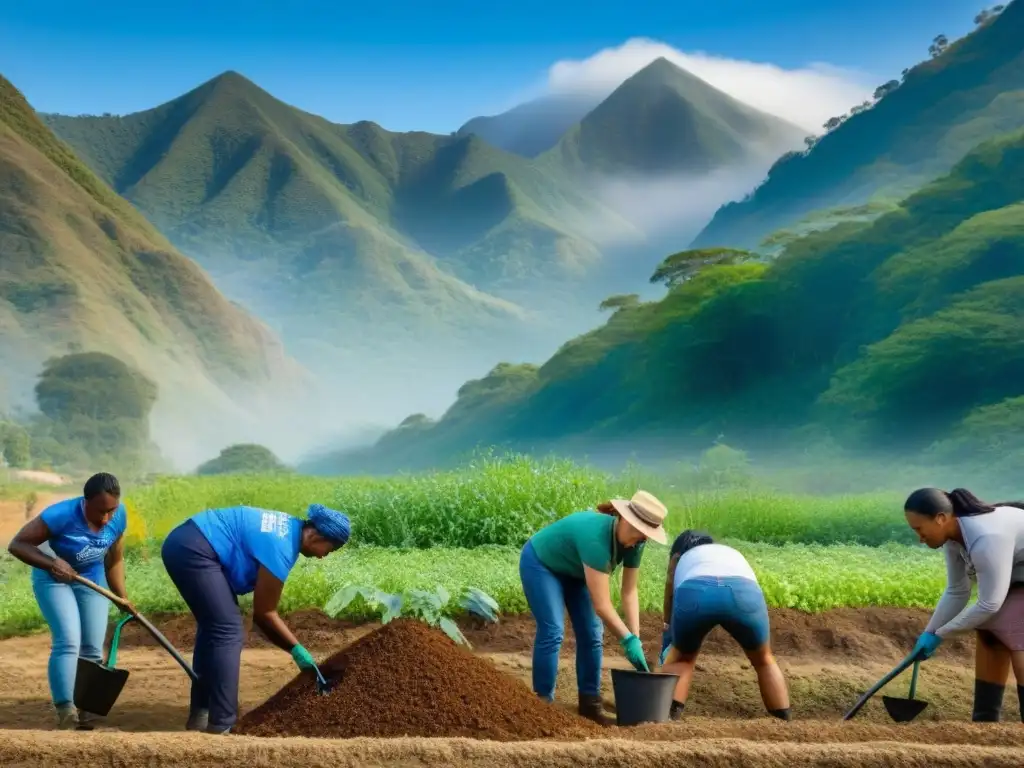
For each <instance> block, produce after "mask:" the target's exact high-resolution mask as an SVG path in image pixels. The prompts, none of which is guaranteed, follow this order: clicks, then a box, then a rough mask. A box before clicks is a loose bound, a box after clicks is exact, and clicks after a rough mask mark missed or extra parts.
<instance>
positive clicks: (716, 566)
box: [672, 544, 757, 588]
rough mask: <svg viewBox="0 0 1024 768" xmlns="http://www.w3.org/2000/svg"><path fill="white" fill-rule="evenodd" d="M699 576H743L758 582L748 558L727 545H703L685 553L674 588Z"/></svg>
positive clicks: (676, 574)
mask: <svg viewBox="0 0 1024 768" xmlns="http://www.w3.org/2000/svg"><path fill="white" fill-rule="evenodd" d="M699 576H727V577H728V576H741V577H743V578H745V579H750V580H752V581H755V582H756V581H757V576H756V575H755V574H754V569H753V568H751V567H750V563H748V562H747V558H745V557H744V556H743V555H742V554H741V553H739V552H737V551H736V550H735V549H733V548H732V547H727V546H725V544H701V545H700V546H699V547H694V548H693V549H691V550H688V551H687V552H685V553H683V556H682V557H680V558H679V562H678V563H676V571H675V575H674V579H673V582H672V586H673V588H675V587H678V586H679V585H680V584H682V583H683V582H684V581H686V580H687V579H694V578H697V577H699Z"/></svg>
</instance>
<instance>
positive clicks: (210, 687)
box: [160, 520, 245, 728]
mask: <svg viewBox="0 0 1024 768" xmlns="http://www.w3.org/2000/svg"><path fill="white" fill-rule="evenodd" d="M160 554H161V557H162V558H163V561H164V568H166V569H167V574H168V575H169V576H170V577H171V581H173V582H174V586H175V587H177V589H178V592H179V593H180V594H181V597H182V599H184V601H185V603H186V604H187V605H188V607H189V610H190V611H192V615H193V616H195V619H196V643H195V649H194V650H193V652H192V669H193V670H195V673H196V675H197V676H198V677H199V682H197V683H193V684H192V696H191V703H190V706H189V709H190V712H192V713H195V712H198V711H200V710H206V711H208V712H209V714H210V718H209V725H210V727H213V728H228V727H231V726H233V725H234V724H235V721H236V720H237V719H238V675H239V668H240V667H241V665H242V646H243V645H245V629H244V627H243V625H242V613H241V611H239V609H238V598H237V597H236V596H235V593H234V591H233V590H232V589H231V586H230V585H229V584H228V579H227V576H225V575H224V569H223V567H222V566H221V564H220V560H218V559H217V553H216V552H214V551H213V547H211V546H210V542H209V541H207V540H206V537H205V536H204V535H203V532H202V531H200V530H199V526H197V525H196V524H195V523H194V522H193V521H191V520H186V521H185V522H184V523H182V524H181V525H179V526H178V527H177V528H175V529H174V530H173V531H171V532H170V534H168V536H167V538H166V539H164V544H163V548H162V549H161V553H160Z"/></svg>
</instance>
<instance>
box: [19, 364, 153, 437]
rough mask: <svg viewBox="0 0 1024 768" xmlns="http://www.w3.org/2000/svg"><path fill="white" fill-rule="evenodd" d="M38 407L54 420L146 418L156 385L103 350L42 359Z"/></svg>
mask: <svg viewBox="0 0 1024 768" xmlns="http://www.w3.org/2000/svg"><path fill="white" fill-rule="evenodd" d="M35 394H36V403H37V404H38V405H39V410H40V411H42V412H43V413H44V414H46V415H47V416H48V417H50V418H51V419H53V420H54V421H60V422H65V423H66V422H70V421H71V420H72V419H74V418H75V417H76V416H84V417H87V418H90V419H94V420H99V421H102V420H113V419H133V420H143V419H148V418H149V413H150V411H151V410H152V408H153V405H154V404H155V403H156V396H157V387H156V384H154V383H153V382H152V381H150V380H149V379H148V378H146V377H145V376H144V375H143V374H142V373H140V372H139V371H137V370H134V369H133V368H130V367H129V366H128V365H127V364H126V363H124V362H123V361H121V360H118V359H117V358H116V357H113V356H111V355H108V354H105V353H103V352H82V353H78V354H71V355H65V356H64V357H55V358H51V359H49V360H47V361H46V363H45V364H44V365H43V371H42V373H41V374H40V375H39V381H38V382H37V383H36V387H35Z"/></svg>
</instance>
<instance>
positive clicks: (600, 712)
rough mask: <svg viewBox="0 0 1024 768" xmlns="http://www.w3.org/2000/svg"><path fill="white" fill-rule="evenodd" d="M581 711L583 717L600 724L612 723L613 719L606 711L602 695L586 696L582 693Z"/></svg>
mask: <svg viewBox="0 0 1024 768" xmlns="http://www.w3.org/2000/svg"><path fill="white" fill-rule="evenodd" d="M579 713H580V716H581V717H585V718H587V719H588V720H593V721H594V722H595V723H597V724H598V725H602V726H607V725H611V721H610V720H609V719H608V717H607V716H606V715H605V713H604V705H603V704H602V702H601V697H600V696H584V695H583V694H580V701H579Z"/></svg>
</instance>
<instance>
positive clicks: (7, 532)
mask: <svg viewBox="0 0 1024 768" xmlns="http://www.w3.org/2000/svg"><path fill="white" fill-rule="evenodd" d="M72 495H73V494H70V493H48V492H45V491H44V492H42V493H37V494H36V503H35V505H34V506H33V507H32V512H31V517H35V516H36V515H38V514H39V513H40V512H42V511H43V510H44V509H46V508H47V507H48V506H50V505H51V504H55V503H56V502H58V501H63V500H64V499H69V498H71V497H72ZM25 506H26V504H25V499H0V546H2V547H4V548H6V547H7V545H8V544H9V543H10V541H11V539H12V538H14V535H15V534H16V533H17V532H18V531H19V530H21V526H23V525H24V524H25V521H26V520H28V519H29V517H27V516H26V514H25Z"/></svg>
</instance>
